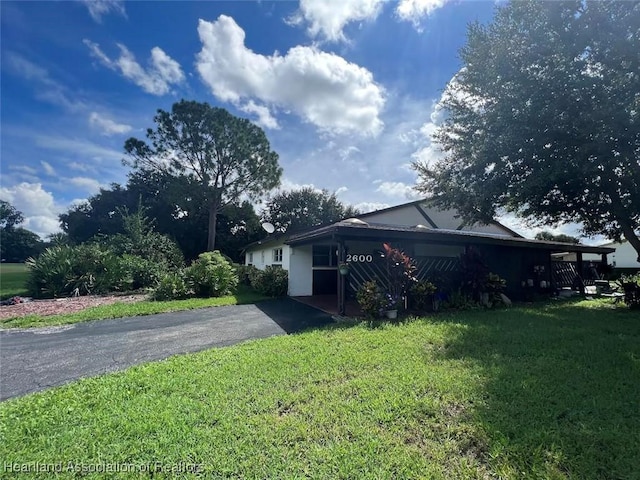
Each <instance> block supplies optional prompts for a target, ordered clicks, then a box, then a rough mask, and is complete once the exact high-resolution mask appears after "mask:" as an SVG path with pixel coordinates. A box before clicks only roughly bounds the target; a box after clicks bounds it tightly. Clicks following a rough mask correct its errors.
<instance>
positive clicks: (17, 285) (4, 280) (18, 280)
mask: <svg viewBox="0 0 640 480" xmlns="http://www.w3.org/2000/svg"><path fill="white" fill-rule="evenodd" d="M28 275H29V273H28V271H27V266H26V265H25V264H24V263H0V300H6V299H7V298H11V297H15V296H26V295H27V293H28V292H27V287H26V283H27V277H28Z"/></svg>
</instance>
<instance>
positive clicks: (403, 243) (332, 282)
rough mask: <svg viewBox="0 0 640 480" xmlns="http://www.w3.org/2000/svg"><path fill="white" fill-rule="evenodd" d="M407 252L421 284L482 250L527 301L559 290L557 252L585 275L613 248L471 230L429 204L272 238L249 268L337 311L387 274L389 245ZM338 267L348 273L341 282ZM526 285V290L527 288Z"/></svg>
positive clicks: (493, 227)
mask: <svg viewBox="0 0 640 480" xmlns="http://www.w3.org/2000/svg"><path fill="white" fill-rule="evenodd" d="M383 242H387V243H390V244H391V245H392V246H394V247H396V248H400V249H402V250H403V251H404V252H405V253H407V254H408V255H409V256H411V257H412V258H413V259H414V260H415V262H416V265H417V275H416V276H417V277H418V278H425V277H433V276H434V275H440V276H443V277H446V276H447V275H450V274H451V273H452V272H455V271H456V270H457V268H458V260H459V257H460V254H462V253H463V252H465V250H466V249H469V248H476V249H477V250H478V251H479V252H480V254H481V255H482V256H483V258H484V260H485V261H486V263H487V265H488V266H489V268H490V270H491V271H492V272H494V273H497V274H498V275H500V276H501V277H502V278H504V279H505V280H506V281H507V294H508V295H510V296H512V297H513V298H518V297H521V296H522V294H523V288H534V287H535V286H540V285H543V286H546V285H551V284H552V283H553V278H552V271H553V269H552V263H551V262H552V257H551V254H552V253H557V252H565V251H569V252H574V253H576V254H577V256H578V259H579V261H578V264H579V265H578V271H579V270H580V268H581V261H582V260H581V257H582V255H583V254H587V253H594V254H598V255H600V256H601V260H604V261H606V255H607V254H608V253H610V252H613V249H612V248H608V247H593V246H587V245H579V244H578V245H573V244H566V243H560V242H547V241H540V240H529V239H526V238H523V237H522V236H521V235H519V234H518V233H516V232H514V231H513V230H511V229H509V228H507V227H506V226H504V225H501V224H500V223H498V222H495V221H494V222H491V223H489V224H480V223H474V224H467V223H465V222H463V221H462V220H460V219H459V218H458V215H457V212H456V211H455V210H442V209H438V208H435V207H434V206H433V205H431V204H430V202H429V201H428V200H419V201H415V202H410V203H406V204H403V205H398V206H395V207H390V208H385V209H383V210H378V211H375V212H370V213H365V214H362V215H358V216H357V217H356V218H349V219H345V220H341V221H339V222H336V223H332V224H329V225H322V226H318V227H314V228H309V229H306V230H304V231H298V232H291V233H287V234H280V235H272V236H270V237H267V238H265V239H264V240H262V241H260V242H256V243H253V244H251V245H249V246H247V247H246V249H245V254H246V255H245V264H246V265H254V266H256V267H257V268H260V269H263V268H265V267H266V266H268V265H275V266H280V267H281V268H284V269H285V270H287V271H288V272H289V292H288V293H289V295H290V296H294V297H308V296H319V295H334V296H336V302H337V310H338V311H339V312H341V313H342V312H344V305H345V301H346V299H347V298H349V297H353V295H354V293H355V292H356V291H357V289H358V288H359V286H360V285H361V284H362V283H363V282H365V281H367V280H370V279H376V278H377V279H382V278H383V277H384V275H385V273H384V268H383V262H382V259H381V257H380V251H381V249H382V243H383ZM339 263H348V264H349V266H350V268H349V274H348V275H346V276H343V275H340V274H339V272H338V264H339ZM523 285H524V286H523Z"/></svg>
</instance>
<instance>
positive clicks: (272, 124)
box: [239, 100, 280, 129]
mask: <svg viewBox="0 0 640 480" xmlns="http://www.w3.org/2000/svg"><path fill="white" fill-rule="evenodd" d="M239 108H240V110H242V111H243V112H245V113H253V114H255V115H257V116H258V120H256V123H257V124H258V125H260V126H261V127H263V128H270V129H279V128H280V125H278V120H276V118H275V117H274V116H273V115H271V112H270V111H269V109H268V108H267V107H265V106H264V105H257V104H256V103H255V102H254V101H253V100H249V102H248V103H247V104H246V105H242V106H240V107H239Z"/></svg>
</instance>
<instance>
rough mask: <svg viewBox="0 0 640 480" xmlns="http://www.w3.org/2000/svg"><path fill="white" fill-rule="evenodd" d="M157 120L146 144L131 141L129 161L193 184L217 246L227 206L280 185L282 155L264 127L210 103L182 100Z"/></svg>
mask: <svg viewBox="0 0 640 480" xmlns="http://www.w3.org/2000/svg"><path fill="white" fill-rule="evenodd" d="M154 121H155V123H156V129H155V130H154V129H151V128H149V129H148V130H147V135H146V136H147V141H146V142H145V141H143V140H139V139H137V138H129V139H128V140H127V141H126V142H125V151H126V153H127V154H128V159H127V160H125V164H127V165H130V166H132V167H133V168H134V169H136V170H138V171H141V172H145V173H150V172H151V173H157V174H159V175H162V176H165V177H167V178H168V177H172V178H174V179H177V180H178V181H179V182H182V184H183V185H184V184H188V185H189V187H190V194H191V196H194V197H198V198H199V200H201V201H202V202H203V204H204V205H205V206H206V208H207V216H208V235H207V249H208V250H214V248H215V241H216V227H217V219H218V215H219V214H220V212H221V211H222V209H223V208H224V207H225V206H227V205H231V204H234V203H236V204H237V203H239V202H240V201H241V200H242V199H249V200H253V199H257V198H259V197H261V196H262V195H264V194H265V193H266V192H268V191H269V190H271V189H273V188H275V187H277V186H278V185H279V183H280V176H281V175H282V169H281V168H280V167H279V165H278V154H277V153H275V152H274V151H272V150H271V147H270V145H269V141H268V140H267V137H266V135H265V133H264V131H263V130H262V129H261V128H260V127H258V126H257V125H255V124H253V123H251V122H250V121H249V120H247V119H243V118H239V117H235V116H233V115H231V114H230V113H229V112H228V111H226V110H225V109H223V108H217V107H211V106H210V105H209V104H207V103H199V102H194V101H186V100H182V101H180V102H178V103H175V104H174V105H173V107H172V108H171V111H170V112H167V111H164V110H158V113H157V115H156V116H155V117H154Z"/></svg>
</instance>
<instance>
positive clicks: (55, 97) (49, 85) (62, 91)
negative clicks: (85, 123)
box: [3, 52, 85, 111]
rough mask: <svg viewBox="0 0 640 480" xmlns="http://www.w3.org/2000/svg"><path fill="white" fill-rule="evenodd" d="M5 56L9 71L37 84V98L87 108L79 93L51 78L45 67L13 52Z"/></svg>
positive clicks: (72, 108)
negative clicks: (78, 96) (79, 98)
mask: <svg viewBox="0 0 640 480" xmlns="http://www.w3.org/2000/svg"><path fill="white" fill-rule="evenodd" d="M5 58H6V64H7V66H8V68H9V71H11V72H12V73H13V74H15V75H18V76H19V77H21V78H24V79H25V80H28V81H29V82H32V83H33V84H34V85H35V87H36V91H35V96H36V98H38V99H40V100H43V101H45V102H47V103H50V104H53V105H57V106H61V107H64V108H66V109H68V110H70V111H77V110H80V109H83V108H85V104H84V102H82V101H80V100H78V99H77V95H76V94H74V93H73V92H70V91H69V89H68V88H67V87H65V86H64V85H62V84H61V83H60V82H58V81H56V80H54V79H53V78H51V76H50V75H49V72H48V71H47V70H46V69H45V68H43V67H41V66H39V65H36V64H35V63H33V62H31V61H30V60H27V59H26V58H24V57H23V56H21V55H18V54H16V53H13V52H8V53H7V54H5ZM3 66H4V60H3Z"/></svg>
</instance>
